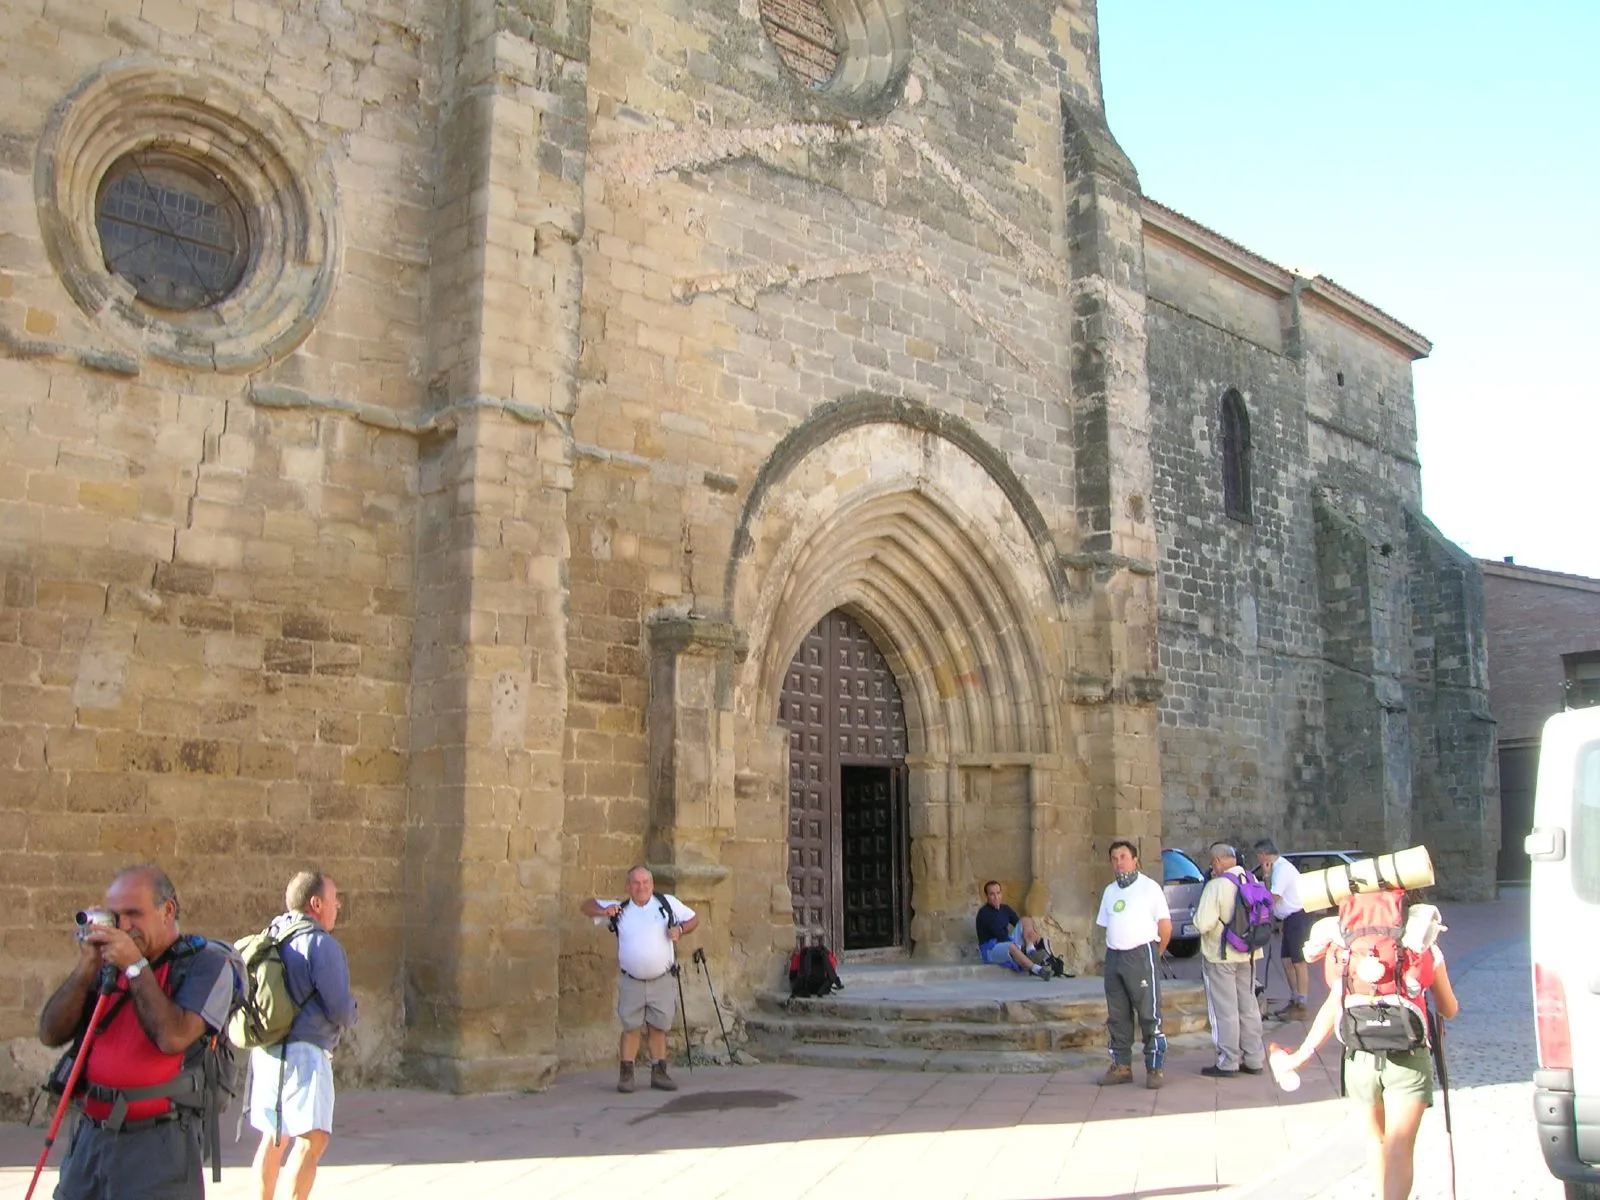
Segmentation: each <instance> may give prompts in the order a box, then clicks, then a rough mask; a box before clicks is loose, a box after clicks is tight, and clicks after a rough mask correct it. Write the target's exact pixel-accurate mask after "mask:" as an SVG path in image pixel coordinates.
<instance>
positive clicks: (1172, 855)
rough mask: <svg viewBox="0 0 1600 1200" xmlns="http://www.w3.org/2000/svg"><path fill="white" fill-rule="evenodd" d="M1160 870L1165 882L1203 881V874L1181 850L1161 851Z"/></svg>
mask: <svg viewBox="0 0 1600 1200" xmlns="http://www.w3.org/2000/svg"><path fill="white" fill-rule="evenodd" d="M1161 871H1162V875H1163V876H1164V879H1163V882H1165V883H1204V882H1205V876H1204V875H1203V874H1202V873H1201V871H1200V868H1199V867H1197V866H1195V865H1194V859H1192V858H1190V857H1189V856H1188V855H1187V854H1185V853H1184V852H1183V851H1182V850H1163V851H1162V852H1161Z"/></svg>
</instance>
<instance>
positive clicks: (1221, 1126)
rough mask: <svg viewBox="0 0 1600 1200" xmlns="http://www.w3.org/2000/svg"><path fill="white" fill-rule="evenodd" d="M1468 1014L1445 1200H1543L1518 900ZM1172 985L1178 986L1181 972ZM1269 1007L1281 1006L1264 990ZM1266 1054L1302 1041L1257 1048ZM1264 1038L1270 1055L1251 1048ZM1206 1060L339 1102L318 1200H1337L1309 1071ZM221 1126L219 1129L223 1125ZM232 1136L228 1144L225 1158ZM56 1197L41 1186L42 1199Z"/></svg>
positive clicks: (4, 1148) (1344, 1183)
mask: <svg viewBox="0 0 1600 1200" xmlns="http://www.w3.org/2000/svg"><path fill="white" fill-rule="evenodd" d="M1446 919H1447V921H1448V922H1449V923H1450V924H1451V926H1452V929H1451V932H1450V933H1449V934H1447V935H1446V938H1447V941H1446V947H1447V953H1448V954H1449V955H1450V961H1451V964H1452V973H1453V976H1454V978H1455V979H1456V984H1457V988H1458V991H1459V992H1460V994H1461V998H1462V1005H1463V1012H1462V1015H1461V1017H1460V1018H1459V1019H1458V1020H1457V1021H1455V1022H1453V1023H1452V1025H1451V1027H1450V1042H1449V1055H1450V1064H1451V1069H1452V1073H1453V1074H1452V1083H1453V1085H1454V1087H1453V1090H1452V1093H1451V1100H1452V1112H1453V1117H1454V1125H1455V1153H1456V1160H1457V1166H1458V1189H1457V1194H1458V1196H1460V1197H1461V1198H1462V1200H1477V1198H1483V1200H1490V1198H1496V1200H1498V1198H1501V1197H1513V1198H1518V1200H1521V1198H1527V1200H1558V1198H1559V1197H1560V1195H1561V1189H1560V1188H1559V1186H1558V1185H1557V1184H1556V1183H1555V1182H1554V1181H1553V1180H1551V1178H1550V1177H1549V1175H1548V1173H1546V1171H1545V1169H1544V1166H1543V1163H1542V1161H1541V1160H1540V1157H1539V1151H1538V1147H1537V1144H1536V1142H1535V1140H1534V1134H1533V1120H1532V1113H1531V1099H1530V1095H1531V1084H1530V1083H1529V1082H1528V1081H1529V1077H1530V1075H1531V1072H1532V1062H1533V1057H1532V1055H1533V1047H1532V1034H1531V1023H1530V1018H1529V1012H1528V1010H1529V999H1528V994H1527V976H1528V970H1527V953H1528V952H1527V940H1526V933H1525V929H1526V894H1525V893H1510V894H1508V895H1507V896H1506V897H1505V898H1503V899H1502V900H1500V901H1498V902H1497V903H1495V904H1487V905H1471V906H1469V905H1457V906H1450V907H1449V908H1448V910H1447V912H1446ZM1179 969H1180V972H1183V973H1187V972H1188V971H1190V970H1192V969H1193V964H1191V963H1183V964H1179ZM1275 986H1276V988H1279V989H1281V986H1282V985H1281V982H1278V983H1276V985H1275ZM1269 1031H1276V1032H1277V1035H1278V1037H1279V1040H1284V1041H1288V1040H1291V1039H1293V1038H1297V1037H1298V1036H1299V1032H1300V1030H1299V1027H1298V1026H1288V1027H1284V1026H1277V1027H1273V1026H1269ZM1269 1036H1272V1033H1271V1032H1269ZM1208 1061H1209V1053H1208V1048H1207V1047H1206V1046H1205V1045H1204V1044H1203V1043H1202V1040H1201V1039H1197V1038H1194V1037H1190V1038H1184V1039H1179V1042H1178V1044H1177V1045H1176V1046H1175V1048H1174V1050H1173V1052H1172V1054H1171V1055H1170V1057H1169V1060H1168V1065H1167V1077H1168V1083H1167V1086H1166V1087H1165V1088H1164V1089H1162V1090H1161V1091H1158V1092H1152V1091H1147V1090H1146V1089H1144V1088H1143V1087H1142V1086H1135V1087H1116V1088H1107V1089H1101V1088H1099V1087H1097V1086H1095V1082H1094V1080H1095V1077H1096V1075H1097V1074H1098V1073H1099V1068H1098V1067H1080V1068H1076V1069H1072V1070H1063V1071H1059V1072H1056V1073H1054V1074H1044V1075H980V1074H940V1073H934V1072H925V1073H908V1072H877V1071H851V1070H832V1069H823V1068H812V1067H790V1066H774V1065H755V1066H723V1067H700V1068H697V1069H696V1070H695V1071H694V1072H693V1073H692V1074H690V1073H688V1072H686V1071H684V1070H683V1068H682V1067H681V1066H679V1067H677V1068H675V1071H676V1073H677V1075H678V1077H679V1078H680V1080H681V1082H682V1083H683V1088H682V1090H681V1091H679V1092H678V1093H676V1094H673V1095H668V1094H666V1093H661V1092H651V1091H649V1090H648V1089H646V1090H643V1091H641V1092H638V1093H636V1094H634V1095H632V1096H622V1095H619V1094H618V1093H617V1092H615V1091H614V1090H613V1087H612V1085H613V1083H614V1081H615V1073H614V1071H612V1070H605V1071H588V1072H581V1073H577V1074H572V1075H567V1076H564V1077H562V1078H561V1079H560V1080H559V1081H558V1082H557V1084H556V1085H555V1086H554V1087H553V1088H551V1089H550V1090H549V1091H548V1092H544V1093H539V1094H530V1095H495V1096H467V1097H453V1096H444V1095H438V1094H433V1093H426V1092H415V1091H387V1092H349V1093H346V1094H344V1095H342V1096H341V1097H340V1101H339V1118H338V1130H337V1132H336V1135H335V1137H334V1141H333V1144H332V1147H331V1149H330V1151H329V1153H328V1156H327V1158H326V1159H325V1160H324V1167H323V1170H322V1173H321V1175H320V1176H319V1181H318V1186H317V1194H318V1195H324V1196H330V1197H356V1198H367V1197H372V1198H377V1197H384V1198H393V1200H411V1198H412V1197H421V1196H423V1195H428V1196H434V1195H437V1194H438V1193H439V1192H440V1191H441V1190H443V1189H448V1190H449V1191H450V1192H454V1193H458V1194H461V1195H463V1196H472V1197H473V1198H474V1200H481V1198H484V1197H492V1196H518V1197H527V1196H539V1197H541V1198H546V1197H574V1198H577V1197H595V1198H601V1197H612V1196H622V1195H645V1194H647V1195H649V1196H650V1197H651V1198H652V1200H667V1198H673V1197H682V1198H684V1200H690V1198H693V1200H701V1198H706V1200H709V1198H712V1197H728V1198H730V1200H731V1198H744V1200H757V1198H760V1200H785V1198H789V1197H794V1198H799V1197H821V1196H830V1197H853V1196H861V1195H869V1194H871V1195H883V1194H885V1193H886V1192H891V1191H892V1192H894V1193H900V1194H905V1195H908V1196H909V1195H915V1196H916V1197H917V1200H938V1198H941V1197H950V1198H952V1200H956V1198H971V1200H988V1198H994V1200H1002V1198H1012V1197H1015V1198H1030V1197H1083V1198H1096V1200H1109V1198H1111V1197H1213V1196H1229V1197H1241V1198H1248V1200H1268V1198H1270V1200H1355V1198H1357V1197H1362V1198H1365V1197H1368V1196H1370V1195H1371V1190H1370V1188H1369V1187H1368V1185H1367V1183H1366V1178H1365V1176H1364V1174H1363V1168H1364V1163H1363V1162H1362V1159H1361V1154H1362V1143H1361V1140H1360V1138H1359V1131H1358V1129H1357V1127H1356V1126H1355V1125H1354V1124H1353V1122H1352V1119H1351V1114H1350V1112H1349V1110H1348V1107H1347V1105H1346V1104H1345V1103H1344V1102H1343V1101H1341V1100H1339V1099H1338V1098H1337V1073H1338V1063H1337V1058H1336V1056H1334V1055H1332V1054H1331V1053H1329V1052H1327V1051H1326V1050H1325V1051H1324V1053H1323V1055H1322V1058H1321V1063H1320V1069H1316V1070H1311V1071H1308V1072H1307V1078H1306V1082H1305V1085H1304V1086H1303V1087H1302V1088H1301V1090H1300V1091H1299V1092H1296V1093H1293V1094H1284V1093H1282V1092H1279V1091H1277V1090H1276V1089H1275V1088H1274V1087H1273V1086H1272V1085H1271V1084H1270V1082H1268V1081H1267V1080H1266V1079H1264V1078H1263V1079H1240V1080H1237V1081H1227V1082H1213V1081H1211V1080H1208V1079H1203V1078H1201V1077H1200V1076H1199V1075H1198V1074H1197V1073H1196V1072H1197V1071H1198V1070H1199V1068H1200V1067H1201V1066H1203V1065H1205V1063H1206V1062H1208ZM230 1126H231V1121H230ZM231 1136H232V1134H231V1128H230V1129H228V1130H225V1137H226V1138H231ZM41 1145H42V1133H41V1131H40V1130H39V1129H37V1128H33V1129H24V1128H22V1127H20V1126H5V1127H0V1200H12V1198H14V1197H17V1198H20V1197H21V1196H22V1195H23V1192H24V1190H25V1188H26V1186H27V1181H28V1177H29V1175H30V1173H31V1168H32V1163H33V1161H34V1160H35V1158H36V1157H37V1154H38V1151H39V1148H40V1146H41ZM228 1150H229V1152H228V1160H227V1161H228V1164H229V1165H228V1166H226V1167H225V1168H224V1171H223V1182H222V1184H221V1185H220V1186H212V1187H211V1188H210V1189H209V1195H211V1196H212V1197H221V1198H228V1200H235V1198H237V1200H243V1198H244V1197H248V1196H251V1194H252V1193H251V1188H250V1178H249V1174H248V1171H247V1170H246V1169H245V1166H244V1164H245V1163H246V1162H247V1161H248V1158H249V1146H248V1145H233V1144H232V1143H231V1141H230V1142H229V1147H228ZM1417 1161H1418V1188H1417V1192H1416V1195H1417V1196H1418V1197H1419V1198H1422V1200H1433V1198H1435V1197H1439V1198H1442V1197H1446V1196H1448V1195H1449V1190H1448V1167H1447V1164H1448V1158H1447V1147H1446V1140H1445V1137H1444V1126H1443V1118H1442V1113H1441V1111H1440V1110H1439V1109H1437V1108H1436V1109H1435V1110H1434V1111H1433V1112H1432V1113H1430V1114H1429V1115H1428V1117H1427V1119H1426V1121H1425V1122H1424V1126H1423V1134H1422V1137H1421V1140H1420V1142H1419V1146H1418V1151H1417ZM49 1186H53V1173H47V1178H46V1180H45V1182H44V1183H43V1184H42V1185H41V1191H40V1194H41V1195H48V1194H49V1193H48V1187H49Z"/></svg>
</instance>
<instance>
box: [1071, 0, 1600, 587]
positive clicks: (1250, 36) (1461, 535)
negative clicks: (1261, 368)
mask: <svg viewBox="0 0 1600 1200" xmlns="http://www.w3.org/2000/svg"><path fill="white" fill-rule="evenodd" d="M1100 51H1101V61H1102V68H1103V75H1104V83H1105V96H1106V114H1107V117H1108V118H1109V120H1110V123H1111V130H1112V132H1113V133H1114V134H1115V135H1116V136H1117V139H1118V140H1119V141H1120V142H1121V143H1122V147H1123V149H1124V150H1125V151H1126V152H1127V153H1128V155H1129V157H1130V158H1132V160H1133V163H1134V166H1135V167H1137V168H1138V171H1139V178H1140V181H1141V183H1142V185H1143V187H1144V191H1145V193H1146V194H1147V195H1149V196H1150V197H1152V198H1153V199H1156V200H1159V201H1161V202H1162V203H1163V204H1166V205H1167V206H1169V207H1171V208H1175V209H1177V210H1178V211H1179V212H1181V213H1184V214H1186V215H1187V216H1190V217H1192V218H1194V219H1195V220H1197V221H1199V222H1201V223H1202V224H1204V225H1209V226H1210V227H1211V228H1213V229H1215V230H1217V231H1218V232H1219V233H1222V234H1225V235H1226V236H1228V237H1230V238H1232V239H1233V240H1235V241H1237V242H1240V243H1242V244H1244V245H1246V246H1248V247H1250V248H1251V249H1252V250H1254V251H1255V252H1256V253H1258V254H1260V255H1261V256H1262V257H1264V258H1267V259H1270V260H1272V261H1274V262H1277V263H1280V264H1283V265H1285V266H1289V267H1293V268H1295V269H1298V270H1305V271H1309V272H1312V273H1315V272H1321V273H1322V274H1325V275H1328V276H1330V277H1331V278H1333V279H1335V280H1337V281H1338V282H1339V283H1340V284H1342V285H1343V286H1345V287H1347V288H1349V289H1350V290H1351V291H1353V292H1355V293H1356V294H1357V295H1359V296H1361V297H1362V298H1364V299H1366V300H1368V301H1370V302H1371V303H1373V304H1375V305H1377V306H1378V307H1379V308H1381V309H1383V310H1384V311H1385V312H1388V313H1390V314H1392V315H1393V316H1395V317H1396V318H1398V319H1399V320H1401V321H1403V322H1405V323H1406V324H1407V325H1409V326H1411V327H1412V328H1413V329H1416V330H1419V331H1420V332H1421V333H1422V334H1423V335H1424V336H1426V337H1428V338H1429V339H1430V340H1431V341H1432V342H1433V354H1432V355H1431V356H1430V357H1429V358H1427V359H1424V360H1422V361H1420V362H1418V363H1417V364H1416V370H1415V379H1416V393H1417V410H1418V425H1419V447H1418V449H1419V453H1420V456H1421V459H1422V490H1423V506H1424V508H1425V509H1426V511H1427V513H1428V515H1429V516H1430V517H1431V518H1432V519H1433V521H1434V522H1435V523H1436V524H1437V525H1438V526H1439V527H1440V528H1441V529H1443V531H1444V532H1445V534H1446V535H1448V536H1449V537H1450V538H1452V539H1454V540H1455V541H1456V542H1457V543H1459V544H1460V545H1461V546H1462V547H1464V548H1465V549H1466V550H1467V551H1468V552H1469V553H1471V554H1474V555H1477V556H1479V557H1482V558H1494V559H1499V558H1502V557H1504V556H1506V555H1513V556H1515V558H1516V560H1517V562H1518V563H1519V564H1522V565H1525V566H1530V567H1543V568H1547V569H1549V570H1554V571H1568V572H1573V573H1576V574H1582V575H1590V576H1595V577H1600V512H1597V511H1596V510H1597V505H1596V493H1597V491H1600V383H1597V382H1596V381H1597V378H1600V372H1597V369H1596V366H1595V364H1594V361H1593V360H1594V357H1595V354H1594V348H1595V347H1596V346H1600V303H1597V301H1596V289H1597V287H1600V232H1597V231H1600V204H1597V201H1600V64H1597V62H1596V52H1597V51H1600V3H1595V2H1593V0H1581V2H1580V0H1529V2H1528V3H1526V4H1524V5H1521V6H1514V5H1506V4H1500V3H1490V2H1489V0H1468V3H1465V4H1463V3H1454V4H1446V3H1442V2H1440V0H1398V2H1397V0H1385V2H1378V0H1346V2H1342V3H1335V2H1334V0H1271V2H1268V0H1226V2H1217V0H1213V2H1204V0H1100Z"/></svg>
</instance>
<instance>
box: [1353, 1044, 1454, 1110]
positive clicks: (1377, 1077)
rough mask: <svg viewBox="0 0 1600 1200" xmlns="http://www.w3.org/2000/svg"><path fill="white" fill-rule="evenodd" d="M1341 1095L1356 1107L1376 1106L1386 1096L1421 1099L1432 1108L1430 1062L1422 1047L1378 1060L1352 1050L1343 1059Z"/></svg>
mask: <svg viewBox="0 0 1600 1200" xmlns="http://www.w3.org/2000/svg"><path fill="white" fill-rule="evenodd" d="M1344 1090H1345V1094H1346V1095H1348V1096H1349V1097H1350V1099H1352V1100H1354V1101H1355V1102H1356V1103H1357V1104H1364V1105H1366V1106H1367V1107H1369V1108H1372V1107H1376V1106H1377V1105H1378V1104H1380V1103H1382V1102H1383V1101H1384V1100H1386V1099H1387V1098H1389V1097H1391V1096H1392V1097H1394V1098H1395V1099H1397V1100H1421V1101H1422V1107H1424V1108H1432V1107H1433V1059H1432V1057H1431V1056H1430V1054H1429V1051H1428V1048H1427V1047H1426V1046H1420V1047H1418V1048H1417V1049H1415V1050H1408V1051H1407V1052H1406V1053H1404V1054H1388V1055H1384V1056H1383V1057H1382V1058H1380V1057H1379V1056H1378V1055H1376V1054H1368V1053H1367V1052H1366V1051H1365V1050H1352V1051H1350V1053H1348V1054H1346V1055H1345V1059H1344Z"/></svg>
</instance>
